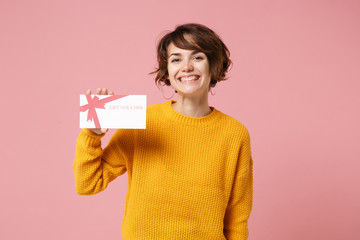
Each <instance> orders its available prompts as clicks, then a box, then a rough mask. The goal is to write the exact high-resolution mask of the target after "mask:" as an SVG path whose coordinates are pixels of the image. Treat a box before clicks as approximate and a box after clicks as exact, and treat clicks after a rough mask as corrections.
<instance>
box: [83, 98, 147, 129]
mask: <svg viewBox="0 0 360 240" xmlns="http://www.w3.org/2000/svg"><path fill="white" fill-rule="evenodd" d="M80 128H110V129H117V128H133V129H145V128H146V95H85V94H81V95H80Z"/></svg>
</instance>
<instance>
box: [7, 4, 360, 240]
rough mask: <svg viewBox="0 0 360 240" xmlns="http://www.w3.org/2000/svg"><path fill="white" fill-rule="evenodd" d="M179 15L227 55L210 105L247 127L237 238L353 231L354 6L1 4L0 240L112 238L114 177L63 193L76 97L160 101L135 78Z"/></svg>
mask: <svg viewBox="0 0 360 240" xmlns="http://www.w3.org/2000/svg"><path fill="white" fill-rule="evenodd" d="M188 22H197V23H202V24H205V25H207V26H209V27H210V28H212V29H213V30H214V31H216V32H217V33H218V34H219V35H220V36H221V37H222V39H223V40H224V42H225V43H226V44H227V46H228V47H229V49H230V51H231V59H232V60H233V62H234V65H233V67H232V69H231V71H230V72H229V78H230V79H229V80H228V81H226V82H222V83H220V84H219V85H218V87H217V88H216V94H215V96H210V102H211V105H213V106H215V107H216V108H217V109H219V110H221V111H223V112H224V113H227V114H229V115H231V116H233V117H235V118H236V119H238V120H239V121H241V122H242V123H243V124H244V125H245V126H247V128H248V129H249V131H250V134H251V146H252V155H253V159H254V204H253V211H252V215H251V217H250V220H249V230H250V237H249V239H251V240H264V239H266V240H279V239H280V240H289V239H291V240H303V239H327V240H335V239H360V230H359V227H358V216H359V213H360V212H359V209H360V206H359V202H360V201H359V196H360V192H359V183H360V181H359V173H358V172H359V167H360V163H359V160H360V159H359V156H360V152H359V135H360V128H359V125H358V124H359V122H360V116H359V105H360V98H359V88H360V84H359V80H360V74H359V66H360V64H359V63H360V61H359V60H360V59H359V56H360V44H359V42H360V27H359V23H360V2H359V1H356V0H353V1H350V0H346V1H344V0H341V1H340V0H336V1H335V0H331V1H325V0H323V1H319V0H311V1H310V0H305V1H304V0H301V1H300V0H298V1H281V0H274V1H266V0H253V1H209V0H206V1H205V0H203V1H193V0H183V1H165V0H161V1H160V0H158V1H155V0H154V1H131V2H130V1H126V2H125V1H93V0H91V1H79V0H76V1H74V0H72V1H69V0H66V1H45V0H43V1H39V0H35V1H16V0H14V1H1V2H0V53H1V54H0V79H1V88H2V91H1V103H2V104H1V108H2V109H1V112H2V119H1V125H2V126H3V127H2V140H1V146H2V156H1V165H2V166H1V168H0V173H1V174H0V184H1V185H0V195H1V204H0V212H1V213H0V239H4V240H7V239H38V240H40V239H41V240H42V239H52V240H60V239H69V240H70V239H74V240H75V239H87V240H92V239H94V240H95V239H96V240H97V239H100V238H101V239H121V236H120V230H121V223H122V218H123V213H124V201H125V194H126V190H127V174H125V175H122V176H121V177H119V178H117V179H116V180H115V181H114V182H112V183H110V184H109V186H108V188H107V189H106V190H105V191H103V192H101V193H99V194H97V195H93V196H79V195H78V194H77V193H76V192H75V187H74V175H73V169H72V163H73V160H74V152H75V143H76V139H77V136H78V134H79V133H80V129H79V94H84V93H85V91H86V89H88V88H91V89H92V91H95V89H96V88H97V87H107V88H109V89H111V90H113V91H115V93H116V94H146V95H148V104H154V103H158V102H164V101H167V100H165V99H164V98H163V97H162V96H161V93H160V91H159V90H158V89H157V88H156V86H155V84H154V81H153V79H154V76H150V75H149V74H148V73H149V72H151V71H153V70H154V69H155V67H156V53H155V47H156V43H157V41H158V40H159V39H160V37H161V36H162V34H163V33H164V31H166V30H173V29H174V28H175V27H176V25H178V24H183V23H188ZM168 94H169V95H170V92H168ZM114 132H115V130H110V131H109V132H108V133H107V135H106V136H105V137H104V138H103V147H105V146H106V144H107V142H108V140H109V139H110V136H111V135H112V134H113V133H114ZM139 228H141V226H139Z"/></svg>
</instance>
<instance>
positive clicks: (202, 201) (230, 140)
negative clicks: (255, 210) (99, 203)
mask: <svg viewBox="0 0 360 240" xmlns="http://www.w3.org/2000/svg"><path fill="white" fill-rule="evenodd" d="M172 102H173V101H169V102H165V103H158V104H154V105H151V106H148V107H147V122H146V129H118V130H116V132H115V133H114V134H113V135H112V137H111V139H110V141H109V143H108V145H107V146H106V147H105V148H104V149H102V148H101V140H100V139H101V138H102V137H103V136H104V135H105V134H101V135H97V134H95V133H93V132H92V131H90V130H88V129H81V132H80V135H79V136H78V139H77V142H76V150H75V160H74V163H73V169H74V174H75V188H76V192H77V193H78V194H81V195H91V194H96V193H99V192H101V191H103V190H104V189H105V188H106V187H107V185H108V184H109V183H110V182H111V181H113V180H114V179H115V178H116V177H118V176H120V175H122V174H124V173H125V172H127V173H128V189H127V195H126V199H125V210H124V217H123V222H122V227H121V235H122V237H123V239H124V240H143V239H144V240H145V239H146V240H169V239H171V240H177V239H179V240H180V239H181V240H183V239H189V240H193V239H201V240H204V239H206V240H208V239H209V240H210V239H211V240H223V239H231V240H242V239H247V237H248V228H247V222H248V218H249V216H250V212H251V209H252V195H253V175H252V173H253V171H252V169H253V160H252V156H251V150H250V136H249V132H248V130H247V128H246V127H245V126H244V125H243V124H242V123H240V122H239V121H237V120H235V119H234V118H232V117H230V116H228V115H226V114H224V113H222V112H220V111H218V110H217V109H215V108H214V107H211V109H212V112H211V113H210V114H209V115H207V116H204V117H199V118H196V117H189V116H185V115H182V114H179V113H178V112H176V111H175V110H174V109H173V108H172V106H171V104H172Z"/></svg>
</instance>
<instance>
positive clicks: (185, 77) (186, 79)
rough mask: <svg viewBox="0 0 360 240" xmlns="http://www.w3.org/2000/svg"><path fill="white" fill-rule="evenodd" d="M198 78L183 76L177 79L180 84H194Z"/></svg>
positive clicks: (197, 76)
mask: <svg viewBox="0 0 360 240" xmlns="http://www.w3.org/2000/svg"><path fill="white" fill-rule="evenodd" d="M199 78H200V76H199V75H190V76H183V77H180V78H178V80H179V81H180V82H195V81H196V80H198V79H199Z"/></svg>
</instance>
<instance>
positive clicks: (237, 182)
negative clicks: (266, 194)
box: [224, 131, 253, 240]
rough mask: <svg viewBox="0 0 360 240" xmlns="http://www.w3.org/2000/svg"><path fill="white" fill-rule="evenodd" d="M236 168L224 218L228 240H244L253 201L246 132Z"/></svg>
mask: <svg viewBox="0 0 360 240" xmlns="http://www.w3.org/2000/svg"><path fill="white" fill-rule="evenodd" d="M238 161H239V162H238V168H237V173H236V175H235V179H234V183H233V188H232V192H231V196H230V199H229V202H228V206H227V209H226V213H225V218H224V235H225V237H226V239H228V240H235V239H236V240H245V239H247V238H248V236H249V230H248V227H247V223H248V219H249V217H250V213H251V209H252V201H253V160H252V156H251V148H250V135H249V133H248V131H246V134H245V138H244V141H243V143H242V145H241V149H240V153H239V158H238Z"/></svg>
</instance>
